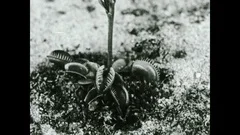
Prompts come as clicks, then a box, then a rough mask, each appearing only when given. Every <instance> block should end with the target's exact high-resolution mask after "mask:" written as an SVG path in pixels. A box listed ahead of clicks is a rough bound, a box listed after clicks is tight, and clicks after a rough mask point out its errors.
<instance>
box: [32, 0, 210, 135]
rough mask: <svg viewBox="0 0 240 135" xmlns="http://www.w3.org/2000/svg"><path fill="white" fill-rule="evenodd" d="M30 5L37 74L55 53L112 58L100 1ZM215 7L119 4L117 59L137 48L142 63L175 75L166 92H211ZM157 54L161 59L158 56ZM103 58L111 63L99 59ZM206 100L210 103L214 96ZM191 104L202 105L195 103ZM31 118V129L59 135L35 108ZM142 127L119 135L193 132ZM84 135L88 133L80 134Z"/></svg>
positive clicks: (174, 2) (131, 0)
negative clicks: (212, 14) (145, 60)
mask: <svg viewBox="0 0 240 135" xmlns="http://www.w3.org/2000/svg"><path fill="white" fill-rule="evenodd" d="M30 2H31V6H30V45H31V46H30V47H31V48H30V49H31V51H30V72H31V73H32V72H34V71H35V70H37V65H38V64H39V63H41V62H44V61H45V59H46V56H47V55H48V54H49V53H50V52H51V51H53V50H56V49H63V50H67V51H68V52H69V53H70V54H72V55H74V54H78V53H79V52H81V54H82V56H83V53H93V54H94V55H95V53H94V52H101V53H106V51H107V17H106V15H105V11H104V9H103V8H102V7H101V6H100V4H99V3H98V1H97V0H72V1H65V0H58V1H54V0H31V1H30ZM209 4H210V3H209V0H184V1H183V0H182V1H179V0H170V1H164V0H161V1H160V0H117V3H116V9H115V12H116V13H115V23H114V35H113V53H114V55H115V57H116V58H119V57H123V56H125V52H124V48H130V49H131V48H132V50H131V52H132V53H134V56H135V57H136V58H141V56H143V55H144V57H148V58H151V59H155V60H156V61H157V62H158V63H159V64H160V67H161V69H166V71H167V70H171V71H173V72H174V76H173V77H172V79H171V82H169V84H168V85H167V86H163V88H164V87H167V88H166V89H169V91H171V92H173V93H175V94H176V93H177V94H178V93H181V92H183V91H184V92H186V91H187V92H189V93H191V92H192V91H191V90H196V91H200V90H204V91H205V92H204V93H209V91H210V88H209V83H210V77H209V76H210V72H209V71H210V68H209V66H210V13H209V11H210V9H209V6H210V5H209ZM144 44H147V45H148V44H151V46H146V45H145V46H144ZM141 45H143V46H141ZM156 49H159V50H156ZM156 54H158V55H157V57H154V56H156ZM94 57H97V56H96V55H95V56H94ZM101 59H102V60H103V59H105V58H99V60H101ZM99 60H96V61H99ZM102 63H104V61H102ZM163 71H164V70H163ZM170 84H171V85H170ZM206 95H208V94H206ZM188 96H189V95H188ZM190 97H191V96H190ZM165 98H169V97H165ZM192 98H194V96H193V97H192ZM205 98H206V101H209V97H208V96H207V97H205ZM170 99H171V98H169V100H170ZM171 100H175V99H171ZM188 101H191V99H188ZM204 101H205V100H204ZM161 102H163V101H162V100H161ZM164 102H165V100H164ZM169 102H170V103H172V102H171V101H169ZM199 102H202V101H199ZM186 104H187V103H186ZM202 104H203V103H202ZM191 105H192V106H194V105H196V104H189V106H191ZM209 105H210V104H209V102H207V103H206V104H205V103H204V106H206V107H205V109H206V108H209ZM200 108H201V107H200ZM203 108H204V107H203ZM185 109H187V108H185ZM170 110H171V109H170ZM206 112H207V115H204V116H202V117H201V118H204V121H205V119H209V117H210V116H209V115H210V110H209V109H208V110H206ZM31 115H32V118H33V122H32V124H31V125H33V127H34V129H39V128H40V129H41V131H42V133H43V134H57V133H56V131H55V130H54V129H53V128H51V126H49V125H47V124H40V125H38V122H39V121H41V116H39V113H38V108H37V107H36V106H34V105H31ZM186 117H187V116H186ZM189 117H190V116H189ZM36 123H37V125H36ZM34 124H35V126H34ZM141 124H142V127H141V128H139V129H136V130H133V131H127V130H125V131H121V130H118V131H117V132H116V133H115V134H121V133H123V134H150V133H152V134H154V133H155V134H159V133H160V132H163V131H164V133H165V132H167V133H171V134H187V133H188V131H187V130H186V131H185V132H182V131H179V130H178V128H176V130H174V131H165V130H164V129H161V131H158V130H157V129H160V128H159V125H161V126H162V125H164V124H165V123H160V124H156V122H155V121H154V119H151V118H149V119H147V120H145V121H142V122H141ZM89 128H90V127H89ZM163 128H165V129H168V128H167V127H163ZM208 130H209V129H206V131H208ZM81 132H82V130H80V131H79V134H81ZM59 134H60V133H59ZM202 134H207V133H202Z"/></svg>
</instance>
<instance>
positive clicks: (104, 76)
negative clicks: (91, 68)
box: [96, 65, 115, 92]
mask: <svg viewBox="0 0 240 135" xmlns="http://www.w3.org/2000/svg"><path fill="white" fill-rule="evenodd" d="M114 78H115V71H114V69H113V68H112V67H111V68H110V70H109V71H107V70H105V66H104V65H103V66H101V67H99V68H98V71H97V74H96V87H97V89H98V90H99V91H103V92H105V91H107V90H108V89H109V88H110V87H111V86H112V84H113V81H114Z"/></svg>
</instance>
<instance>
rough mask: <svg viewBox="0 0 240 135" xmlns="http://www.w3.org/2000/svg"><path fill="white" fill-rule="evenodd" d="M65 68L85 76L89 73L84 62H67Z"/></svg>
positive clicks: (67, 70)
mask: <svg viewBox="0 0 240 135" xmlns="http://www.w3.org/2000/svg"><path fill="white" fill-rule="evenodd" d="M65 70H66V72H70V73H75V74H78V75H81V76H85V75H86V74H87V73H88V69H87V68H86V67H85V66H84V65H83V64H80V63H76V62H71V63H67V64H66V65H65ZM85 78H86V77H85Z"/></svg>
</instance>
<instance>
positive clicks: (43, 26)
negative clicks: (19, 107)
mask: <svg viewBox="0 0 240 135" xmlns="http://www.w3.org/2000/svg"><path fill="white" fill-rule="evenodd" d="M30 134H31V135H209V134H210V0H30Z"/></svg>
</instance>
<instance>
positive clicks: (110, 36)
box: [107, 0, 115, 69]
mask: <svg viewBox="0 0 240 135" xmlns="http://www.w3.org/2000/svg"><path fill="white" fill-rule="evenodd" d="M110 1H111V0H110ZM114 5H115V3H114V2H112V1H111V2H110V6H109V12H108V13H107V16H108V69H110V67H111V66H112V41H113V22H114Z"/></svg>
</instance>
